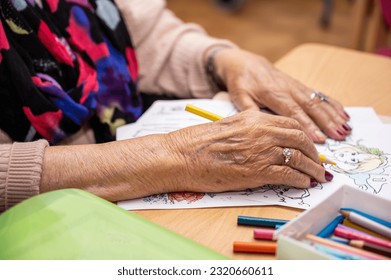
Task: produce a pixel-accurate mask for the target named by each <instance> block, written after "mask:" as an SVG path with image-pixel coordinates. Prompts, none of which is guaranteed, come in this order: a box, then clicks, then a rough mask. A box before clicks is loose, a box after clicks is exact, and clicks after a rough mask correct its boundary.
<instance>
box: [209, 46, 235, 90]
mask: <svg viewBox="0 0 391 280" xmlns="http://www.w3.org/2000/svg"><path fill="white" fill-rule="evenodd" d="M228 49H231V47H229V46H215V47H212V48H210V49H209V50H208V51H207V52H206V55H205V59H204V60H205V62H204V68H205V73H206V76H207V79H208V82H209V85H210V87H211V89H212V91H213V92H215V93H217V92H219V91H227V86H226V83H225V81H224V80H223V78H222V75H221V72H222V71H221V70H219V69H218V64H217V63H216V57H217V56H218V54H220V53H221V52H223V51H225V50H228Z"/></svg>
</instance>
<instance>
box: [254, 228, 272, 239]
mask: <svg viewBox="0 0 391 280" xmlns="http://www.w3.org/2000/svg"><path fill="white" fill-rule="evenodd" d="M274 232H275V230H274V229H263V228H256V229H254V239H260V240H276V239H277V237H274Z"/></svg>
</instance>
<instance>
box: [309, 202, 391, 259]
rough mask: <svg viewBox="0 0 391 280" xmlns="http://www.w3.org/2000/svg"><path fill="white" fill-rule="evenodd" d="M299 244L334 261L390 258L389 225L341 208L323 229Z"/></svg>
mask: <svg viewBox="0 0 391 280" xmlns="http://www.w3.org/2000/svg"><path fill="white" fill-rule="evenodd" d="M303 242H306V243H308V244H310V245H311V246H313V247H314V248H315V249H316V250H317V251H319V252H321V253H323V254H326V255H329V256H331V257H332V258H335V259H347V260H384V259H386V260H387V259H390V258H391V222H389V221H385V220H382V219H379V218H378V217H375V216H372V215H369V214H367V213H364V212H361V211H359V210H356V209H352V208H341V209H340V214H338V215H337V216H336V217H335V218H334V219H333V220H332V221H331V222H330V223H329V224H328V225H327V226H326V227H325V228H324V229H322V230H321V231H320V232H318V233H317V234H316V235H312V234H307V235H305V238H304V239H303Z"/></svg>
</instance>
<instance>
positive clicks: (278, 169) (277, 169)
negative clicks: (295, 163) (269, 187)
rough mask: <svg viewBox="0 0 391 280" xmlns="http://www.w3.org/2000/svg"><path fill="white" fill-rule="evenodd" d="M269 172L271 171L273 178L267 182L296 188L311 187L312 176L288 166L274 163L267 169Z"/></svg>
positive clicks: (270, 174)
mask: <svg viewBox="0 0 391 280" xmlns="http://www.w3.org/2000/svg"><path fill="white" fill-rule="evenodd" d="M267 173H269V177H270V178H273V179H272V180H270V181H269V182H267V184H273V185H274V184H275V185H285V186H291V187H296V188H309V187H311V178H310V176H308V175H306V174H304V173H302V172H300V171H298V170H296V169H292V168H290V167H288V166H281V165H272V166H270V167H269V168H268V169H267ZM313 181H314V180H313Z"/></svg>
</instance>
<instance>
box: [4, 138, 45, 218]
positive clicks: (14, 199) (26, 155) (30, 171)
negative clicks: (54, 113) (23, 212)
mask: <svg viewBox="0 0 391 280" xmlns="http://www.w3.org/2000/svg"><path fill="white" fill-rule="evenodd" d="M47 146H48V142H47V141H46V140H39V141H35V142H27V143H19V142H15V143H13V144H0V213H1V212H3V211H5V210H7V209H9V208H11V207H12V206H14V205H15V204H17V203H19V202H21V201H23V200H25V199H27V198H29V197H31V196H34V195H36V194H38V193H39V184H40V179H41V172H42V162H43V155H44V151H45V148H46V147H47Z"/></svg>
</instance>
